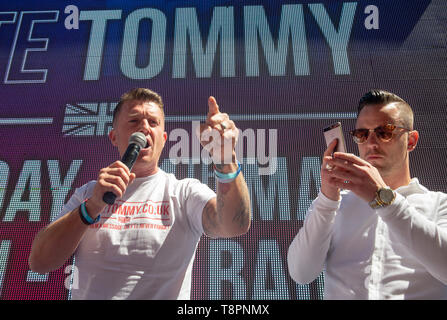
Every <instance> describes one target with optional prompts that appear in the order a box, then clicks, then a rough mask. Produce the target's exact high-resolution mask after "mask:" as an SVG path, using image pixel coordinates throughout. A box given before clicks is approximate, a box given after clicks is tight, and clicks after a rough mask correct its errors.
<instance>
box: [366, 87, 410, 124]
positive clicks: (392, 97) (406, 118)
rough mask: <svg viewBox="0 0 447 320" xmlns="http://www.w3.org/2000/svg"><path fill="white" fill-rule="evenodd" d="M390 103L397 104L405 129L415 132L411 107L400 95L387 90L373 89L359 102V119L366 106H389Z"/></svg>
mask: <svg viewBox="0 0 447 320" xmlns="http://www.w3.org/2000/svg"><path fill="white" fill-rule="evenodd" d="M390 103H397V106H398V108H399V116H400V118H401V120H402V122H403V125H404V127H405V128H407V129H409V130H413V122H414V114H413V110H412V109H411V107H410V105H409V104H408V103H407V102H406V101H405V100H404V99H402V98H401V97H399V96H398V95H396V94H394V93H392V92H388V91H385V90H377V89H373V90H370V91H368V92H367V93H365V94H364V95H363V97H361V98H360V100H359V104H358V107H357V118H358V116H359V115H360V112H361V111H362V109H363V108H364V107H365V106H366V105H387V104H390Z"/></svg>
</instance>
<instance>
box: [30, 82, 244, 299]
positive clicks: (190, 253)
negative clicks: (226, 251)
mask: <svg viewBox="0 0 447 320" xmlns="http://www.w3.org/2000/svg"><path fill="white" fill-rule="evenodd" d="M208 108H209V111H208V116H207V120H206V122H205V123H204V124H202V125H201V132H202V133H210V132H211V133H213V135H212V137H213V140H212V141H211V142H209V140H211V139H208V140H207V139H203V140H206V141H202V140H201V143H202V145H204V146H206V147H207V150H209V151H210V155H211V157H212V159H213V161H214V163H215V174H216V180H217V182H218V183H217V196H216V194H215V193H214V191H212V190H211V189H210V188H209V187H208V186H207V185H205V184H202V183H200V181H198V180H197V179H183V180H178V179H176V178H175V176H174V175H172V174H168V173H166V172H164V171H163V170H161V169H160V168H159V167H158V161H159V159H160V155H161V152H162V150H163V147H164V145H165V142H166V139H167V133H166V132H165V126H164V120H165V116H164V112H163V101H162V99H161V97H160V96H159V95H158V94H157V93H155V92H153V91H151V90H149V89H144V88H137V89H133V90H131V91H130V92H128V93H125V94H124V95H123V96H122V97H121V100H120V102H119V103H118V105H117V107H116V108H115V110H114V114H113V129H112V130H111V131H110V134H109V138H110V141H111V142H112V144H113V145H114V146H115V147H116V148H117V149H118V151H119V154H120V157H122V156H123V154H124V153H125V152H126V149H127V147H128V144H129V137H130V136H131V135H132V134H133V133H135V132H141V133H142V134H143V135H144V137H146V140H147V141H146V146H145V147H144V148H142V149H141V151H140V152H139V155H138V158H137V160H136V162H135V164H134V165H133V167H132V170H131V171H130V170H129V168H128V167H127V166H126V165H125V164H124V163H123V162H121V161H115V162H113V163H112V164H111V165H109V166H107V167H105V168H103V169H101V170H100V172H99V174H98V178H97V180H96V181H90V182H88V183H87V184H85V185H83V186H82V187H80V188H78V189H76V191H75V192H74V194H73V196H72V197H71V198H70V200H69V201H68V202H67V203H66V205H65V206H64V207H63V208H62V210H61V212H60V214H59V215H58V217H57V218H56V220H55V221H53V222H52V223H51V224H49V225H48V226H47V227H45V228H44V229H42V230H41V231H40V232H39V233H38V235H37V236H36V238H35V239H34V242H33V245H32V250H31V254H30V257H29V264H30V268H31V270H33V271H36V272H38V273H47V272H50V271H52V270H55V269H57V268H59V267H60V266H62V265H63V264H64V263H65V262H66V261H67V260H68V259H69V258H70V257H71V256H72V255H73V253H75V265H76V268H77V269H76V270H77V276H78V279H79V281H78V282H79V287H78V288H73V290H72V298H73V299H189V298H190V287H191V274H192V265H193V261H194V256H195V251H196V248H197V244H198V242H199V240H200V237H201V235H202V234H206V235H208V236H210V237H233V236H237V235H241V234H243V233H245V232H247V231H248V229H249V226H250V214H251V213H250V212H251V209H250V199H249V194H248V189H247V185H246V182H245V180H244V177H243V175H242V174H241V170H240V169H241V167H240V164H239V163H238V162H237V160H236V157H235V152H234V145H235V143H236V140H237V137H238V129H237V128H236V126H235V124H234V122H233V121H231V120H230V119H229V117H228V115H227V114H225V113H221V112H220V111H219V107H218V105H217V103H216V100H215V99H214V98H213V97H210V98H209V100H208ZM204 136H207V135H205V134H204V135H200V137H201V138H202V137H204ZM210 136H211V135H210V134H208V138H209V137H210ZM143 140H144V139H143ZM143 142H145V141H143ZM208 142H209V143H208ZM209 144H211V147H210V146H209ZM143 145H144V144H143ZM225 145H227V146H228V145H230V147H232V148H233V149H231V148H229V150H230V154H229V156H228V154H226V155H227V157H225V158H222V157H223V156H224V146H225ZM222 160H224V161H222ZM106 192H112V193H113V194H115V195H116V200H115V202H114V203H113V204H106V203H105V202H104V200H103V195H104V194H105V193H106Z"/></svg>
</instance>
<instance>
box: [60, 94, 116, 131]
mask: <svg viewBox="0 0 447 320" xmlns="http://www.w3.org/2000/svg"><path fill="white" fill-rule="evenodd" d="M116 105H117V103H116V102H112V103H108V102H99V103H98V102H93V103H78V104H67V105H66V107H65V116H64V125H63V127H62V133H63V134H65V135H71V136H104V135H108V133H109V131H110V130H111V129H112V116H113V110H114V109H115V107H116Z"/></svg>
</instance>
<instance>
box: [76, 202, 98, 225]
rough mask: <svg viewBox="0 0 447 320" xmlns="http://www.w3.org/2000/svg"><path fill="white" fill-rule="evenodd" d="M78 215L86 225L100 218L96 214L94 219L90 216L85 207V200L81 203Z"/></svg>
mask: <svg viewBox="0 0 447 320" xmlns="http://www.w3.org/2000/svg"><path fill="white" fill-rule="evenodd" d="M79 215H80V217H81V220H82V222H83V223H84V224H86V225H91V224H94V223H96V222H98V221H99V219H101V215H98V216H97V217H96V219H95V220H93V219H92V217H90V215H89V214H88V212H87V208H86V207H85V201H84V202H83V203H81V210H79Z"/></svg>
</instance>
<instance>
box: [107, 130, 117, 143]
mask: <svg viewBox="0 0 447 320" xmlns="http://www.w3.org/2000/svg"><path fill="white" fill-rule="evenodd" d="M109 139H110V142H112V145H114V146H115V147H116V146H117V143H116V132H115V129H112V130H110V132H109Z"/></svg>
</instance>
